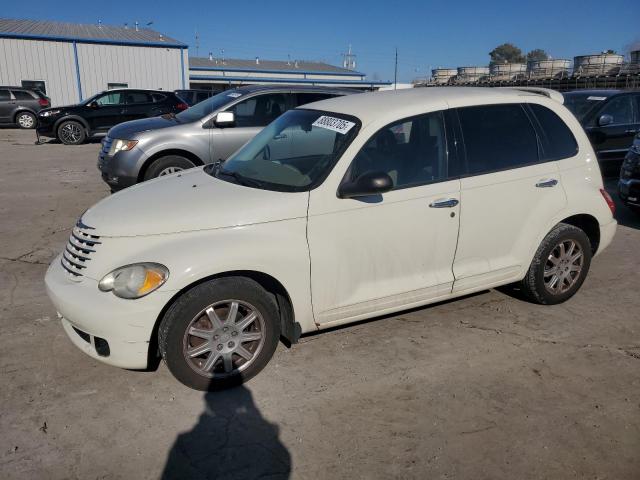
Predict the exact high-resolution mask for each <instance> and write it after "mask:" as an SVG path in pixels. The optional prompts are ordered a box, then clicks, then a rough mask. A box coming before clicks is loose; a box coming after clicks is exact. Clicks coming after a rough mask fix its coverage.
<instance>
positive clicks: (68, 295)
mask: <svg viewBox="0 0 640 480" xmlns="http://www.w3.org/2000/svg"><path fill="white" fill-rule="evenodd" d="M45 285H46V289H47V294H48V296H49V298H50V299H51V302H52V303H53V305H54V306H55V308H56V310H57V311H58V315H59V316H60V317H61V319H62V326H63V327H64V330H65V332H66V333H67V335H68V336H69V339H70V340H71V342H72V343H73V344H74V345H75V346H76V347H78V348H79V349H80V350H82V351H83V352H84V353H86V354H87V355H89V356H90V357H92V358H95V359H96V360H100V361H101V362H104V363H107V364H109V365H114V366H117V367H122V368H132V369H141V368H146V367H147V363H148V359H149V345H150V341H151V336H152V334H153V329H154V326H155V323H156V320H157V319H158V316H159V314H160V312H161V310H162V307H163V306H164V305H165V304H166V303H167V302H168V301H169V300H170V298H171V296H172V293H171V292H160V291H156V292H153V294H151V295H148V296H147V297H144V298H140V299H137V300H125V299H121V298H118V297H116V296H115V295H113V294H112V293H105V292H100V291H99V290H98V285H97V282H96V281H95V280H92V279H90V278H86V277H82V279H81V280H80V281H72V280H70V279H69V275H68V274H67V273H66V272H65V271H64V269H63V268H62V266H61V264H60V256H58V257H56V258H55V260H54V261H53V262H52V263H51V265H50V266H49V269H48V270H47V274H46V276H45ZM101 339H102V340H104V341H105V342H106V343H107V344H108V354H106V355H105V349H104V345H103V344H102V340H101Z"/></svg>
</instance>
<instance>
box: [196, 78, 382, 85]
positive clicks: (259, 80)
mask: <svg viewBox="0 0 640 480" xmlns="http://www.w3.org/2000/svg"><path fill="white" fill-rule="evenodd" d="M189 80H210V81H212V82H248V83H292V84H293V83H310V84H324V83H328V84H336V85H363V86H367V85H370V86H372V87H373V86H381V85H391V82H370V81H368V80H322V79H305V78H267V77H264V78H263V77H223V76H217V77H210V76H207V75H189Z"/></svg>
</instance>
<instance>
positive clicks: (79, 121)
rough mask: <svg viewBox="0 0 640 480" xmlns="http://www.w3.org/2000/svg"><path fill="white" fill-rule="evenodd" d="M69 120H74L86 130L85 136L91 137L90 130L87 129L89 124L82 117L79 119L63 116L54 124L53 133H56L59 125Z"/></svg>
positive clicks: (72, 116)
mask: <svg viewBox="0 0 640 480" xmlns="http://www.w3.org/2000/svg"><path fill="white" fill-rule="evenodd" d="M69 120H75V121H76V122H78V123H81V124H82V125H83V126H84V128H85V129H86V130H87V135H91V128H90V127H89V123H88V122H87V121H86V120H85V119H84V118H82V117H80V116H79V115H73V114H71V115H65V116H64V117H61V118H59V119H58V120H56V123H55V124H54V126H53V131H54V132H56V134H57V132H58V127H60V124H61V123H62V122H66V121H69Z"/></svg>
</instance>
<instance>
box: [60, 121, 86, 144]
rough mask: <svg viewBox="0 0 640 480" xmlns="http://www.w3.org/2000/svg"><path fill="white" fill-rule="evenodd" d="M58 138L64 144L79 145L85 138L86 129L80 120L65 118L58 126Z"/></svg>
mask: <svg viewBox="0 0 640 480" xmlns="http://www.w3.org/2000/svg"><path fill="white" fill-rule="evenodd" d="M57 133H58V140H60V141H61V142H62V143H64V144H65V145H80V144H82V143H84V141H85V140H86V139H87V131H86V130H85V128H84V125H82V124H81V123H80V122H76V121H75V120H67V121H66V122H62V123H61V124H60V126H58V132H57Z"/></svg>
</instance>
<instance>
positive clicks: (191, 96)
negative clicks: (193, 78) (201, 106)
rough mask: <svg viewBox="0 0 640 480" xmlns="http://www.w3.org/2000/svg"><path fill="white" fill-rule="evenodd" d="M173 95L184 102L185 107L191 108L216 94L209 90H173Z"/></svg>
mask: <svg viewBox="0 0 640 480" xmlns="http://www.w3.org/2000/svg"><path fill="white" fill-rule="evenodd" d="M173 93H175V94H176V95H177V96H178V97H180V98H181V99H182V100H184V101H185V103H186V104H187V105H189V106H190V107H192V106H193V105H195V104H196V103H200V102H203V101H205V100H206V99H207V98H209V97H212V96H214V95H215V94H217V93H218V92H212V91H211V90H174V91H173Z"/></svg>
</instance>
